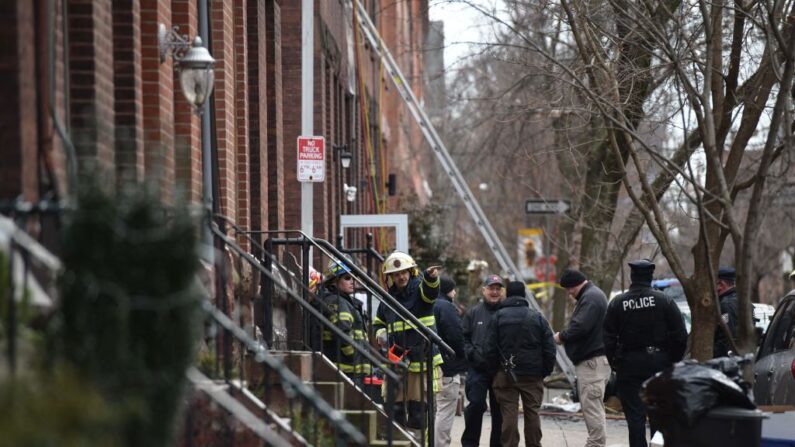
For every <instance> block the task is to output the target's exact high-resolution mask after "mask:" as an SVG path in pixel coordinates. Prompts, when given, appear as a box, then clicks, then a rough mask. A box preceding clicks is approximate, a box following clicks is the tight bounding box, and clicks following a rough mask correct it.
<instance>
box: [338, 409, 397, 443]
mask: <svg viewBox="0 0 795 447" xmlns="http://www.w3.org/2000/svg"><path fill="white" fill-rule="evenodd" d="M341 413H342V414H344V415H345V418H346V419H348V421H350V422H351V424H353V425H354V426H355V427H356V428H358V429H359V430H360V431H361V432H362V433H363V434H364V435H365V436H367V442H368V444H369V445H371V446H373V445H389V443H388V442H387V440H386V432H385V431H382V429H383V427H385V425H384V424H385V423H386V417H384V416H383V415H382V414H380V413H379V412H378V411H375V410H341ZM392 439H393V441H392V445H412V442H411V441H409V440H408V438H407V437H406V434H405V433H403V432H402V431H400V430H394V431H393V432H392Z"/></svg>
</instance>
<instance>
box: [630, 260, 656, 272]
mask: <svg viewBox="0 0 795 447" xmlns="http://www.w3.org/2000/svg"><path fill="white" fill-rule="evenodd" d="M628 265H629V268H630V269H632V271H633V272H644V271H649V272H653V271H654V263H653V262H651V261H649V260H648V259H638V260H637V261H632V262H629V263H628Z"/></svg>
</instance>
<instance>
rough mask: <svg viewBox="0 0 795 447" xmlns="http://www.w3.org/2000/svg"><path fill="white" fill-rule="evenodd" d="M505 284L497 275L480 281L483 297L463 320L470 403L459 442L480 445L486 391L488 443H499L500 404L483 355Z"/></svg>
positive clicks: (494, 446)
mask: <svg viewBox="0 0 795 447" xmlns="http://www.w3.org/2000/svg"><path fill="white" fill-rule="evenodd" d="M504 291H505V287H504V286H503V283H502V278H500V276H499V275H489V276H487V277H486V281H485V282H484V284H483V288H482V289H481V293H483V300H482V301H481V302H479V303H478V304H476V305H474V306H472V307H471V308H470V309H469V310H468V311H467V312H466V313H465V314H464V320H463V323H462V328H463V331H464V351H465V352H466V359H467V362H468V363H469V369H468V372H467V379H466V385H465V390H464V391H465V393H466V396H467V400H468V401H469V403H468V404H467V406H466V408H465V409H464V422H465V424H466V426H465V427H464V434H463V435H461V445H463V446H464V447H475V446H479V445H480V431H481V428H482V426H483V413H485V412H486V395H488V398H489V407H490V408H491V438H490V442H489V445H490V446H491V447H500V427H502V415H501V414H500V406H499V405H498V404H497V400H496V398H495V395H494V391H493V390H492V388H491V382H492V381H493V380H494V371H492V368H490V367H489V365H488V363H487V362H486V358H485V356H484V353H485V348H486V336H487V334H488V328H489V325H490V324H491V317H492V315H493V314H494V313H495V312H496V311H497V307H498V305H499V304H500V301H502V300H503V299H504V298H505V295H504V293H503V292H504Z"/></svg>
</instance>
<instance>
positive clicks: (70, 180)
mask: <svg viewBox="0 0 795 447" xmlns="http://www.w3.org/2000/svg"><path fill="white" fill-rule="evenodd" d="M61 5H62V11H63V18H62V20H63V23H64V24H65V23H66V1H65V0H61ZM47 9H48V14H47V25H48V26H47V44H48V45H49V47H50V48H49V50H50V60H49V67H48V72H49V76H50V98H49V109H50V117H51V118H52V122H53V126H54V127H55V130H56V131H57V132H58V136H60V137H61V140H62V141H63V144H64V148H65V149H66V181H67V183H66V186H67V190H66V192H65V194H64V195H63V196H64V200H66V201H67V202H69V201H70V200H73V201H74V203H77V152H76V151H75V146H74V144H73V143H72V139H71V137H70V136H69V133H68V132H67V131H66V128H65V127H64V125H63V123H62V122H61V119H60V118H59V117H58V113H57V112H56V110H55V31H54V29H55V13H56V11H55V0H49V5H48V8H47ZM66 31H67V30H66V25H64V31H63V39H64V73H65V74H66V73H67V72H68V69H67V65H68V63H69V62H68V60H67V57H66V54H67V53H66V48H67V47H68V45H66V42H67V40H68V38H69V37H68V34H67V32H66ZM68 91H69V84H68V79H67V78H66V77H65V78H64V92H68ZM64 95H65V96H64V104H65V108H66V109H67V110H68V109H69V101H68V96H66V93H64Z"/></svg>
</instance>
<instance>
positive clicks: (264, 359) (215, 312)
mask: <svg viewBox="0 0 795 447" xmlns="http://www.w3.org/2000/svg"><path fill="white" fill-rule="evenodd" d="M202 307H203V309H204V311H205V312H207V313H208V314H209V316H210V317H212V319H213V320H214V321H215V322H216V323H218V324H219V325H220V326H221V327H222V328H224V329H225V330H227V331H228V332H229V333H230V334H232V336H233V337H234V338H236V339H237V340H238V341H239V342H241V343H243V344H244V345H245V346H246V348H248V350H249V351H251V352H254V353H256V354H255V356H254V361H255V362H257V363H263V364H265V365H266V366H267V367H268V368H270V369H272V370H274V371H276V374H278V375H279V378H280V379H281V380H282V383H283V384H286V385H287V386H286V387H285V388H287V389H292V390H294V391H295V392H296V393H297V394H298V395H300V396H301V397H303V398H304V399H306V401H307V402H309V404H310V405H311V406H312V408H314V409H315V410H316V411H317V412H318V413H319V414H320V415H322V416H324V417H325V418H327V419H328V420H329V422H331V423H332V424H333V425H334V427H336V428H337V429H339V430H340V431H341V432H342V435H343V436H344V437H345V438H346V439H347V440H349V441H351V442H353V443H355V444H358V445H366V444H367V438H366V437H365V436H364V435H363V434H362V433H361V432H359V431H358V430H357V429H356V427H354V426H353V424H351V423H350V422H349V421H348V420H347V419H345V416H343V414H342V413H340V412H339V411H337V410H335V409H334V408H332V407H331V406H330V405H329V404H328V403H327V402H326V401H325V400H323V398H322V397H320V395H318V394H317V393H316V392H315V391H314V389H313V388H311V387H310V386H308V385H306V384H305V383H303V382H302V381H301V379H299V378H298V377H297V376H296V375H295V374H293V372H292V371H290V369H289V368H288V367H287V366H285V365H284V363H282V362H280V361H279V360H278V359H276V358H275V357H273V356H272V355H270V354H269V353H268V351H267V350H266V349H263V347H262V345H261V344H260V343H258V342H257V341H256V340H254V339H253V338H251V336H250V335H248V333H246V331H245V330H244V329H243V328H241V327H240V326H238V325H237V324H235V322H233V321H232V320H231V319H230V318H229V317H228V316H226V315H225V314H224V313H223V312H221V311H220V310H219V309H217V308H216V307H215V306H214V305H213V304H212V303H210V302H209V301H203V302H202Z"/></svg>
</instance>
